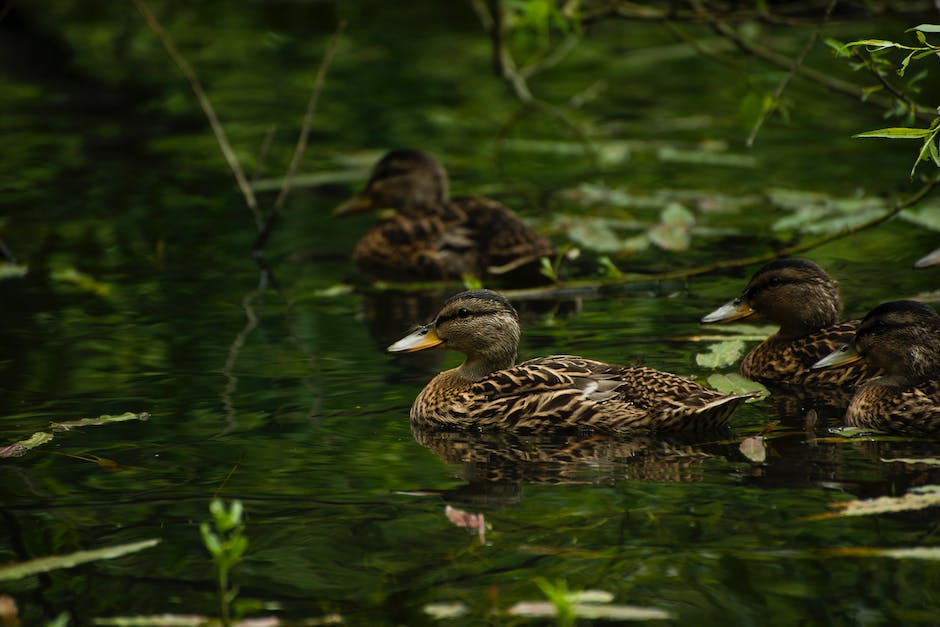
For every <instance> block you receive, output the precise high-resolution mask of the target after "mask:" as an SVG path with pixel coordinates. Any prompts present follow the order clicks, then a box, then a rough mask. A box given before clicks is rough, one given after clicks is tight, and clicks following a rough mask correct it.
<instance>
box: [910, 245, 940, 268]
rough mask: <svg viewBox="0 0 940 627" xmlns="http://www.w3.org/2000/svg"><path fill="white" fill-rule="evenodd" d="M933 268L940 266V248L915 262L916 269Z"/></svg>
mask: <svg viewBox="0 0 940 627" xmlns="http://www.w3.org/2000/svg"><path fill="white" fill-rule="evenodd" d="M931 266H940V248H938V249H937V250H935V251H933V252H930V253H927V254H926V255H924V256H923V257H921V258H920V259H918V260H917V261H915V262H914V267H915V268H929V267H931Z"/></svg>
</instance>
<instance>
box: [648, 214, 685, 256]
mask: <svg viewBox="0 0 940 627" xmlns="http://www.w3.org/2000/svg"><path fill="white" fill-rule="evenodd" d="M694 224H695V215H694V214H693V213H692V212H691V211H689V210H688V209H686V208H685V207H683V206H682V205H680V204H679V203H671V204H670V205H669V206H668V207H666V208H665V209H663V211H662V213H660V216H659V224H657V225H656V226H654V227H653V228H651V229H650V230H649V233H648V235H649V238H650V241H651V242H653V243H654V244H655V245H657V246H659V247H660V248H662V249H664V250H671V251H682V250H687V249H688V248H689V243H690V242H691V240H692V235H691V230H692V226H693V225H694Z"/></svg>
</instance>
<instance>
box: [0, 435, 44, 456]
mask: <svg viewBox="0 0 940 627" xmlns="http://www.w3.org/2000/svg"><path fill="white" fill-rule="evenodd" d="M52 437H53V436H52V434H51V433H47V432H45V431H39V432H37V433H34V434H33V435H31V436H30V437H28V438H26V439H25V440H20V441H19V442H14V443H13V444H10V445H9V446H4V447H2V448H0V457H22V456H23V455H25V454H26V452H27V451H28V450H30V449H33V448H36V447H37V446H41V445H43V444H45V443H46V442H48V441H50V440H51V439H52Z"/></svg>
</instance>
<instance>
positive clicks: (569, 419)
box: [388, 290, 751, 432]
mask: <svg viewBox="0 0 940 627" xmlns="http://www.w3.org/2000/svg"><path fill="white" fill-rule="evenodd" d="M519 335H520V330H519V315H518V314H517V313H516V310H515V309H514V308H513V306H512V305H510V304H509V301H507V300H506V299H505V298H504V297H503V296H501V295H500V294H498V293H496V292H493V291H490V290H471V291H468V292H461V293H460V294H457V295H455V296H452V297H451V298H450V299H449V300H447V301H446V302H445V303H444V305H443V306H442V307H441V310H440V312H439V313H438V314H437V317H436V318H434V320H433V321H432V322H430V323H429V324H426V325H424V326H422V327H419V328H418V329H417V330H416V331H414V332H413V333H411V334H409V335H407V336H406V337H404V338H402V339H401V340H399V341H397V342H395V343H394V344H392V345H391V346H389V347H388V350H389V351H390V352H393V353H403V352H413V351H419V350H424V349H427V348H433V347H442V348H450V349H453V350H455V351H458V352H461V353H463V354H464V355H466V356H467V359H466V361H464V363H463V364H462V365H461V366H460V367H458V368H454V369H452V370H447V371H445V372H442V373H440V374H438V375H437V376H436V377H434V378H433V379H432V380H431V382H430V383H428V384H427V385H426V386H425V388H424V389H423V390H422V391H421V393H420V394H418V397H417V399H415V402H414V405H412V407H411V421H412V424H413V425H415V426H416V427H436V428H477V429H486V430H489V429H510V430H512V429H515V430H528V431H544V430H555V429H588V430H590V429H596V430H602V431H613V432H623V431H637V430H647V431H649V430H662V429H675V430H683V429H702V428H710V427H718V426H721V425H723V424H724V423H725V422H727V420H728V418H729V417H730V416H731V413H732V412H733V411H734V410H735V409H736V408H737V407H738V406H739V405H740V404H741V403H743V402H744V401H745V400H746V399H748V398H750V396H751V395H749V394H739V395H724V394H721V393H719V392H715V391H713V390H709V389H707V388H704V387H702V386H700V385H698V384H697V383H694V382H692V381H689V380H687V379H684V378H682V377H679V376H677V375H674V374H669V373H668V372H660V371H658V370H654V369H652V368H646V367H641V366H635V367H627V366H618V365H614V364H607V363H603V362H600V361H594V360H593V359H585V358H584V357H575V356H573V355H554V356H552V357H536V358H535V359H530V360H528V361H524V362H522V363H520V364H516V352H517V349H518V347H519Z"/></svg>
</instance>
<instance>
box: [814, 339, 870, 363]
mask: <svg viewBox="0 0 940 627" xmlns="http://www.w3.org/2000/svg"><path fill="white" fill-rule="evenodd" d="M861 359H862V356H861V355H860V354H859V352H858V351H857V350H855V346H854V345H853V344H843V345H842V346H840V347H839V348H837V349H835V350H834V351H832V352H831V353H829V354H828V355H826V356H825V357H823V358H822V359H820V360H819V361H817V362H816V363H815V364H813V368H817V369H818V368H838V367H839V366H848V365H849V364H854V363H855V362H857V361H861Z"/></svg>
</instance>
